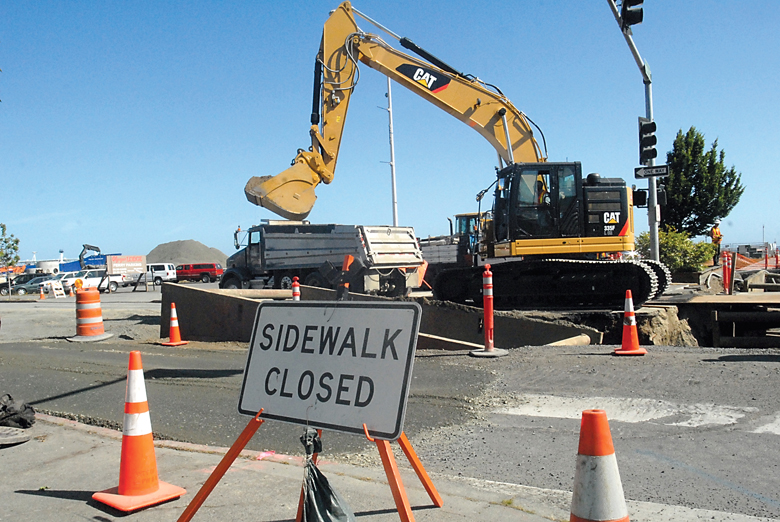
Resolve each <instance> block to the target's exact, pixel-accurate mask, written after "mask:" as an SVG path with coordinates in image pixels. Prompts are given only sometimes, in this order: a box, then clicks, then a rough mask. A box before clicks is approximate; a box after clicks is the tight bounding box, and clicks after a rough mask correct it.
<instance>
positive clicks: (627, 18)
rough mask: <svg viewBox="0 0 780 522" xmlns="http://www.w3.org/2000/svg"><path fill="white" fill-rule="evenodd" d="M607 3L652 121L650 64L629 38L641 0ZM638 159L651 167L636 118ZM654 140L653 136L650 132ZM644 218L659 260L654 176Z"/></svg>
mask: <svg viewBox="0 0 780 522" xmlns="http://www.w3.org/2000/svg"><path fill="white" fill-rule="evenodd" d="M607 2H608V3H609V7H610V8H611V9H612V14H613V15H614V16H615V20H616V21H617V23H618V26H620V31H621V32H622V33H623V37H624V38H625V39H626V43H627V44H628V48H629V49H630V50H631V54H632V55H633V56H634V60H635V61H636V64H637V66H638V67H639V72H640V73H641V74H642V82H643V83H644V85H645V118H646V122H645V124H649V123H653V79H652V74H651V73H650V67H649V66H648V65H647V62H645V61H644V60H643V59H642V57H641V56H640V55H639V50H638V49H637V48H636V45H635V44H634V39H633V38H631V35H632V33H631V26H632V25H635V24H640V23H642V19H643V16H644V15H643V11H642V8H641V7H639V6H640V5H641V4H642V2H643V0H622V2H621V8H620V12H618V8H617V5H616V4H615V0H607ZM639 125H640V127H639V128H640V130H639V134H640V161H641V162H642V163H643V164H644V165H646V166H648V167H653V166H654V165H655V157H656V154H657V152H656V150H655V147H654V145H655V141H653V142H652V145H650V146H649V147H647V148H643V143H642V142H643V138H642V136H643V130H642V125H643V123H642V121H641V120H640V124H639ZM654 132H655V124H654V123H653V130H652V133H654ZM652 139H653V140H655V136H652ZM647 192H648V202H647V221H648V225H649V228H650V257H652V258H653V259H654V260H656V261H659V260H660V256H659V253H658V250H659V247H658V223H659V222H660V221H661V209H660V207H659V206H658V187H657V185H656V182H655V177H652V176H651V177H648V178H647Z"/></svg>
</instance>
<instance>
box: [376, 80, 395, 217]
mask: <svg viewBox="0 0 780 522" xmlns="http://www.w3.org/2000/svg"><path fill="white" fill-rule="evenodd" d="M379 108H380V109H383V110H386V111H387V116H388V118H389V119H390V127H389V128H390V183H391V185H392V196H393V226H394V227H397V226H398V196H397V194H396V191H395V143H394V142H393V95H392V92H391V90H390V77H389V76H388V78H387V109H385V108H384V107H379Z"/></svg>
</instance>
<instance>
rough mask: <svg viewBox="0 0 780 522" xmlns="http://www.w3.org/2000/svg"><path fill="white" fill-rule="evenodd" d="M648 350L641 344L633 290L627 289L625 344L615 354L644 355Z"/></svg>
mask: <svg viewBox="0 0 780 522" xmlns="http://www.w3.org/2000/svg"><path fill="white" fill-rule="evenodd" d="M646 353H647V350H645V349H644V348H642V347H640V346H639V334H638V333H637V330H636V315H635V314H634V300H633V298H632V296H631V290H626V313H625V315H624V316H623V345H622V346H621V347H620V348H618V349H616V350H615V351H614V352H613V355H644V354H646Z"/></svg>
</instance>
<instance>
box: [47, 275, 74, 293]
mask: <svg viewBox="0 0 780 522" xmlns="http://www.w3.org/2000/svg"><path fill="white" fill-rule="evenodd" d="M77 273H78V272H60V273H59V274H57V275H56V276H54V277H52V278H51V279H49V280H48V281H44V282H43V293H45V294H48V293H49V292H51V291H52V290H51V289H52V285H53V284H54V283H58V282H59V283H62V281H63V279H65V278H68V277H74V276H75V275H76V274H77ZM62 289H63V290H65V291H66V292H68V291H69V289H66V288H65V285H62Z"/></svg>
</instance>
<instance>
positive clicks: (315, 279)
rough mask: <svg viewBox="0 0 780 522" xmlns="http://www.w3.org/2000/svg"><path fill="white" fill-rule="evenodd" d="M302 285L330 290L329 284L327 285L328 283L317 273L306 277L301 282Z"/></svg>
mask: <svg viewBox="0 0 780 522" xmlns="http://www.w3.org/2000/svg"><path fill="white" fill-rule="evenodd" d="M303 284H304V285H306V286H316V287H317V288H330V284H328V282H327V281H326V280H325V278H324V277H322V274H320V273H319V272H312V273H311V274H309V275H307V276H306V279H304V281H303Z"/></svg>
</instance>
